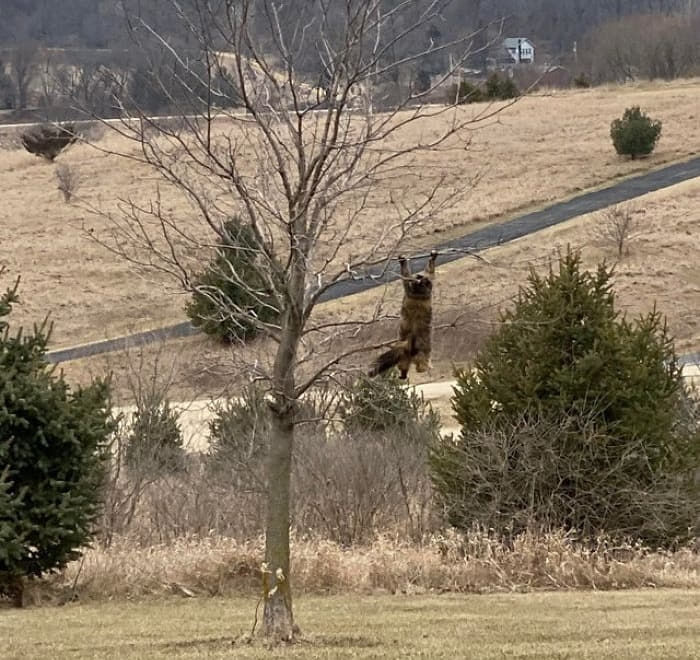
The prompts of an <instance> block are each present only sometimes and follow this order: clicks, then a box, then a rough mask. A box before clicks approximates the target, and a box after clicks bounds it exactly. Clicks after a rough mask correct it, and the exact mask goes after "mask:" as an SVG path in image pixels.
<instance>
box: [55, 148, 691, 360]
mask: <svg viewBox="0 0 700 660" xmlns="http://www.w3.org/2000/svg"><path fill="white" fill-rule="evenodd" d="M696 177H700V157H695V158H692V159H691V160H687V161H684V162H682V163H675V164H673V165H668V166H666V167H662V168H660V169H658V170H654V171H652V172H647V173H646V174H640V175H637V176H633V177H630V178H628V179H624V180H622V181H619V182H617V183H614V184H612V185H610V186H607V187H605V188H601V189H598V190H593V191H591V192H587V193H583V194H582V195H578V196H576V197H573V198H572V199H569V200H566V201H563V202H557V203H556V204H553V205H552V206H549V207H547V208H545V209H542V210H540V211H534V212H532V213H526V214H524V215H521V216H518V217H516V218H513V219H512V220H508V221H507V222H502V223H499V224H493V225H489V226H488V227H484V228H483V229H479V230H478V231H474V232H471V233H469V234H466V235H465V236H462V237H460V238H456V239H453V240H450V241H447V242H445V243H442V244H440V245H438V246H437V249H438V250H461V251H462V252H455V253H452V254H446V255H444V256H442V257H441V262H442V263H444V262H449V261H456V260H457V259H463V258H465V254H464V251H465V250H471V251H473V252H479V251H480V250H485V249H486V248H489V247H493V246H495V245H501V244H503V243H508V242H510V241H513V240H515V239H517V238H522V237H523V236H527V235H528V234H532V233H534V232H537V231H540V230H541V229H546V228H547V227H552V226H553V225H558V224H560V223H562V222H566V221H567V220H571V219H573V218H576V217H578V216H580V215H584V214H586V213H591V212H593V211H599V210H600V209H604V208H606V207H608V206H612V205H613V204H619V203H620V202H625V201H628V200H631V199H634V198H635V197H640V196H641V195H646V194H647V193H650V192H654V191H655V190H660V189H662V188H668V187H669V186H673V185H675V184H677V183H681V182H683V181H688V180H689V179H694V178H696ZM415 264H416V267H417V268H421V269H422V268H425V265H426V264H427V257H423V258H417V259H416V260H415ZM398 277H399V275H398V272H396V271H387V272H382V271H381V270H380V269H377V270H374V271H367V272H365V273H363V274H362V275H361V276H359V277H358V278H357V279H347V280H342V281H340V282H338V283H336V284H335V285H334V286H332V287H331V288H329V289H328V290H327V291H326V292H325V293H324V295H323V296H322V297H321V301H323V302H326V301H328V300H335V299H337V298H343V297H345V296H350V295H352V294H354V293H360V292H361V291H367V290H368V289H372V288H374V287H377V286H381V285H383V284H385V283H387V282H391V281H393V280H396V279H398ZM197 333H199V330H198V329H197V328H195V327H194V326H193V325H192V324H191V323H190V322H189V321H186V322H183V323H177V324H175V325H171V326H167V327H164V328H156V329H154V330H149V331H147V332H138V333H135V334H132V335H127V336H124V337H118V338H115V339H107V340H104V341H98V342H93V343H90V344H83V345H81V346H72V347H70V348H62V349H57V350H54V351H50V352H49V353H48V354H47V359H48V360H49V362H52V363H58V362H67V361H69V360H77V359H79V358H84V357H90V356H93V355H100V354H102V353H110V352H114V351H119V350H124V349H126V348H128V347H130V346H138V345H143V344H150V343H153V342H156V341H162V340H164V339H176V338H181V337H189V336H191V335H195V334H197ZM683 361H684V362H686V361H687V363H700V353H698V354H695V355H693V356H686V357H685V358H684V359H683Z"/></svg>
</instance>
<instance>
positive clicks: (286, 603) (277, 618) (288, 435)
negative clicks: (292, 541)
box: [262, 405, 294, 642]
mask: <svg viewBox="0 0 700 660" xmlns="http://www.w3.org/2000/svg"><path fill="white" fill-rule="evenodd" d="M270 435H271V437H270V449H269V455H268V464H267V484H268V486H267V489H268V495H267V525H266V530H265V569H264V572H263V593H264V595H265V609H264V613H263V629H262V634H263V635H264V636H265V637H268V638H270V639H272V640H274V641H277V642H282V641H283V642H291V641H292V639H293V637H294V616H293V613H292V590H291V585H290V576H289V515H290V510H289V509H290V507H289V498H290V481H291V471H292V450H293V446H294V408H293V407H291V406H290V405H283V407H282V408H281V409H275V410H273V414H272V432H271V434H270Z"/></svg>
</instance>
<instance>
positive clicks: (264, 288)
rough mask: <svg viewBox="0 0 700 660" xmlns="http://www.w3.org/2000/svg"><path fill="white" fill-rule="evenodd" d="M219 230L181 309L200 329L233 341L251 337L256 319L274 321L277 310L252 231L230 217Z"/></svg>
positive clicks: (256, 325)
mask: <svg viewBox="0 0 700 660" xmlns="http://www.w3.org/2000/svg"><path fill="white" fill-rule="evenodd" d="M223 233H224V238H223V240H222V242H221V245H220V247H219V248H218V249H217V251H216V256H215V257H214V260H213V262H212V263H211V265H210V266H209V267H208V268H207V269H206V270H205V271H204V273H202V274H201V275H200V276H199V277H198V278H197V280H196V282H195V290H194V292H193V294H192V300H191V301H190V302H188V303H187V305H186V308H185V310H186V312H187V315H188V316H189V318H190V319H191V321H192V323H193V324H194V325H195V326H197V327H199V328H201V329H202V331H203V332H205V333H206V334H208V335H210V336H212V337H215V338H217V339H219V340H220V341H223V342H233V341H235V340H246V339H250V338H252V337H254V336H255V335H256V333H257V332H258V328H259V326H258V323H259V322H262V323H265V322H272V321H275V320H276V319H277V317H278V316H279V313H278V311H277V305H276V302H275V300H274V297H273V296H272V295H271V294H270V293H269V289H268V286H269V285H268V282H267V281H266V277H265V274H264V271H263V266H262V265H261V264H260V261H261V260H260V249H259V245H258V241H257V238H256V236H255V234H254V232H253V230H252V229H251V228H250V227H249V226H248V225H245V224H242V223H241V222H239V221H238V220H236V219H233V220H229V221H228V222H227V223H226V224H225V225H224V232H223Z"/></svg>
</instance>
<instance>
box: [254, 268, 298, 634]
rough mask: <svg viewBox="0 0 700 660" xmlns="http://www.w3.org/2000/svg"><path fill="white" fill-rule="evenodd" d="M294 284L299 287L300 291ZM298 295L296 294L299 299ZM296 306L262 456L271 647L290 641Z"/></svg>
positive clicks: (287, 319) (287, 323)
mask: <svg viewBox="0 0 700 660" xmlns="http://www.w3.org/2000/svg"><path fill="white" fill-rule="evenodd" d="M297 275H298V277H297V278H296V279H295V284H296V285H297V286H295V287H294V288H293V289H292V290H293V291H294V292H295V293H297V294H298V296H299V299H301V300H302V301H303V281H304V280H303V272H299V273H297ZM299 282H301V283H302V284H301V285H300V284H299ZM299 292H300V293H299ZM300 309H301V305H296V306H292V308H291V309H288V310H287V311H286V313H285V315H284V318H283V321H282V327H283V331H282V338H281V341H280V344H279V348H278V350H277V356H276V359H275V366H274V370H273V378H272V385H273V393H272V394H273V397H274V400H273V401H272V402H270V409H271V412H272V420H271V422H272V423H271V430H270V443H269V448H268V455H267V466H266V467H267V470H266V475H265V476H266V483H267V521H266V526H265V566H264V569H263V594H264V598H265V609H264V613H263V627H262V634H263V635H264V636H265V637H267V638H268V639H270V640H272V641H273V642H291V641H292V640H293V638H294V630H295V626H294V616H293V614H292V590H291V585H290V575H289V573H290V571H289V523H290V484H291V473H292V453H293V449H294V422H295V417H296V398H295V381H294V370H295V367H296V355H297V348H298V346H299V338H300V337H301V328H302V321H301V314H300V311H299V310H300Z"/></svg>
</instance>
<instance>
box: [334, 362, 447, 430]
mask: <svg viewBox="0 0 700 660" xmlns="http://www.w3.org/2000/svg"><path fill="white" fill-rule="evenodd" d="M340 410H341V418H342V419H343V421H344V422H345V425H346V427H347V428H348V429H349V430H350V431H351V432H352V431H373V432H384V431H390V430H406V431H407V432H408V430H411V432H415V431H420V430H425V429H430V430H432V431H436V430H437V431H439V428H440V419H439V416H438V415H437V413H435V412H434V411H433V409H432V408H431V407H430V405H429V404H427V403H426V402H425V401H424V399H423V398H422V397H421V396H419V395H418V394H417V393H416V391H415V390H413V389H409V388H406V387H405V386H404V384H403V382H402V381H400V380H399V378H398V376H397V375H396V374H390V375H387V376H384V377H381V378H363V379H361V380H360V381H359V382H358V383H356V384H355V386H354V387H353V389H352V390H350V391H348V392H347V393H346V394H345V396H344V400H343V401H342V402H341V404H340Z"/></svg>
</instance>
